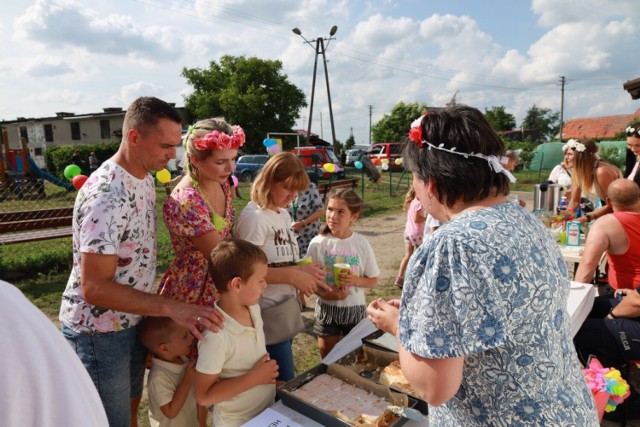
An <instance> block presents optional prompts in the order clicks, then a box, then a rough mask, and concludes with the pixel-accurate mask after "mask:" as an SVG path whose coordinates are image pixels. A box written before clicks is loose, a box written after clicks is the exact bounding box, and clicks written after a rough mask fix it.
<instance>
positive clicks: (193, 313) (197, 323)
mask: <svg viewBox="0 0 640 427" xmlns="http://www.w3.org/2000/svg"><path fill="white" fill-rule="evenodd" d="M167 300H168V301H171V303H170V305H169V314H168V316H169V317H171V319H173V321H174V322H176V323H177V324H178V325H180V326H182V327H184V328H187V329H188V330H189V332H191V334H192V335H193V336H194V337H195V338H196V339H198V340H202V339H204V335H203V334H202V332H200V329H199V328H204V329H209V330H210V331H211V332H219V331H220V330H221V329H222V328H223V325H224V317H223V316H222V313H220V311H219V310H218V309H216V308H213V307H205V306H203V305H198V304H189V303H185V302H180V301H174V300H169V299H168V298H167Z"/></svg>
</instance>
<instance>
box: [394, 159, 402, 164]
mask: <svg viewBox="0 0 640 427" xmlns="http://www.w3.org/2000/svg"><path fill="white" fill-rule="evenodd" d="M394 163H395V164H396V165H398V166H400V165H401V164H402V157H398V158H397V159H396V160H395V162H394Z"/></svg>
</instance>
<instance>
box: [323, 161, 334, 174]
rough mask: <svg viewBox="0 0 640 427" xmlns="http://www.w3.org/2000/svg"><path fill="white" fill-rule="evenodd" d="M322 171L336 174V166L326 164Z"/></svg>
mask: <svg viewBox="0 0 640 427" xmlns="http://www.w3.org/2000/svg"><path fill="white" fill-rule="evenodd" d="M322 169H324V170H325V171H327V172H329V173H334V172H335V171H336V165H334V164H333V163H325V164H324V165H322Z"/></svg>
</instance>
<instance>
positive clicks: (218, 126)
mask: <svg viewBox="0 0 640 427" xmlns="http://www.w3.org/2000/svg"><path fill="white" fill-rule="evenodd" d="M244 142H245V134H244V131H243V130H242V128H241V127H240V126H231V125H229V124H228V123H227V122H226V121H225V120H224V119H222V118H212V119H206V120H200V121H199V122H197V123H196V124H195V125H193V126H190V127H189V130H188V131H187V134H186V135H185V137H184V146H185V151H186V153H185V156H186V169H187V174H185V176H184V177H183V178H182V179H181V180H180V182H179V183H178V184H177V185H176V187H175V189H174V190H173V191H172V192H171V195H170V196H169V197H167V200H166V201H165V203H164V209H163V216H164V222H165V224H166V226H167V228H168V229H169V234H170V235H171V243H172V245H173V249H174V251H175V253H176V257H175V258H174V260H173V262H172V263H171V265H170V266H169V269H168V270H167V271H166V272H165V274H164V276H163V277H162V280H161V282H160V287H159V289H158V293H159V294H160V295H164V296H167V297H170V298H173V299H176V300H180V301H185V302H189V303H195V304H200V305H205V306H210V307H213V303H214V302H215V299H216V291H215V284H214V283H213V280H212V279H211V276H210V275H209V269H208V257H209V254H211V251H212V250H213V248H214V247H215V246H216V245H217V244H218V242H219V241H220V240H221V239H223V238H225V237H226V236H229V235H230V234H231V230H232V227H233V222H234V218H235V212H234V209H233V204H232V197H233V196H232V194H233V188H231V184H230V183H229V177H230V176H231V174H232V173H233V171H234V170H235V159H236V156H237V154H238V148H240V147H242V145H244Z"/></svg>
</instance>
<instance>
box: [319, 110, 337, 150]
mask: <svg viewBox="0 0 640 427" xmlns="http://www.w3.org/2000/svg"><path fill="white" fill-rule="evenodd" d="M320 138H321V139H324V127H323V125H322V111H320ZM333 139H334V141H333V142H334V143H335V138H333Z"/></svg>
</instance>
